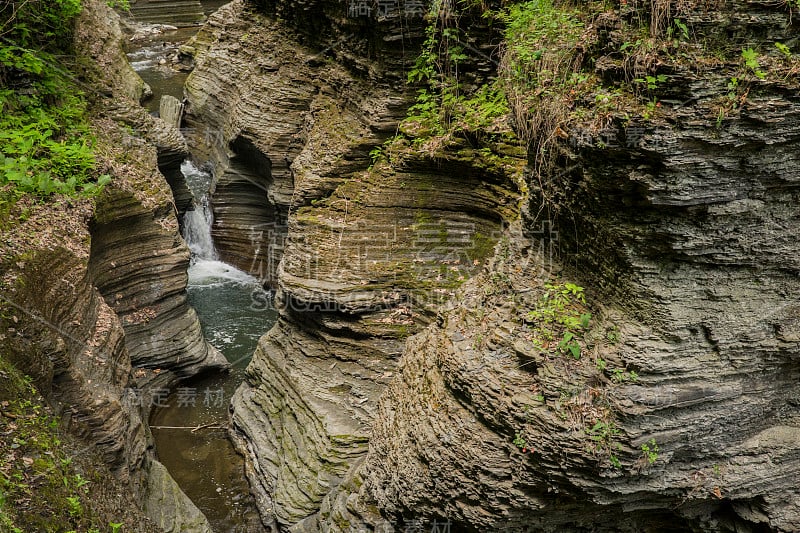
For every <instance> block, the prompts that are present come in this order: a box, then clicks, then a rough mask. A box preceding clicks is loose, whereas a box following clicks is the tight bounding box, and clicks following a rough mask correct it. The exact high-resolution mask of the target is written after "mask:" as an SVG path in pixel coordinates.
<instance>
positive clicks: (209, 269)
mask: <svg viewBox="0 0 800 533" xmlns="http://www.w3.org/2000/svg"><path fill="white" fill-rule="evenodd" d="M181 172H182V173H183V175H184V177H185V178H186V182H187V184H188V186H189V188H190V189H191V190H192V194H194V197H195V198H200V200H195V204H194V209H193V210H192V211H187V212H186V213H185V214H184V215H183V238H184V240H186V244H187V245H188V246H189V250H191V252H192V263H191V265H190V266H189V284H190V285H192V286H195V287H210V286H214V285H219V284H221V283H237V284H241V285H257V284H258V280H257V279H256V278H255V277H253V276H251V275H250V274H247V273H246V272H242V271H241V270H239V269H237V268H235V267H233V266H231V265H229V264H227V263H223V262H222V261H220V260H219V256H218V255H217V250H216V248H215V247H214V239H213V238H212V237H211V225H212V224H213V223H214V214H213V211H212V210H211V206H210V205H209V204H208V188H209V186H210V184H211V174H210V173H208V172H206V171H204V170H201V169H198V168H197V167H196V166H194V164H192V163H191V162H190V161H184V162H183V164H182V165H181Z"/></svg>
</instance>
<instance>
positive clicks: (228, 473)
mask: <svg viewBox="0 0 800 533" xmlns="http://www.w3.org/2000/svg"><path fill="white" fill-rule="evenodd" d="M226 2H227V0H201V3H202V4H203V6H204V7H205V8H206V13H210V12H211V11H213V10H214V9H216V8H217V7H219V6H220V5H221V4H223V3H226ZM158 22H160V23H163V24H172V23H173V21H171V20H168V19H166V20H162V21H158ZM196 31H197V27H196V26H195V27H190V28H181V29H179V30H177V31H170V32H166V33H164V34H163V35H162V34H157V33H154V34H153V36H152V38H148V39H145V40H143V41H137V43H138V45H139V46H138V47H137V48H136V49H134V50H131V51H130V53H129V54H128V57H129V58H130V59H131V61H132V64H133V66H134V68H135V69H136V71H137V72H138V73H139V74H140V75H141V76H142V77H143V78H144V80H145V81H146V82H147V83H148V84H149V85H150V87H151V88H152V90H153V93H154V98H153V99H152V100H151V101H150V102H149V104H148V109H150V110H151V111H153V112H155V111H156V110H157V109H158V102H159V99H160V97H161V95H164V94H169V95H172V96H175V97H176V98H178V99H181V98H183V94H184V89H183V84H184V81H185V79H186V75H187V73H186V72H177V71H175V70H173V69H172V68H171V67H170V64H169V60H168V59H169V57H168V56H171V55H172V54H174V53H175V52H176V51H177V47H178V45H179V44H180V43H181V42H183V41H185V40H186V39H188V38H189V37H190V36H191V35H193V34H194V33H195V32H196ZM181 170H182V172H183V175H184V177H185V178H186V182H187V185H188V186H189V188H190V189H191V191H192V193H193V195H194V198H195V199H199V200H197V201H196V202H195V206H194V207H195V208H194V210H191V211H188V212H187V213H186V214H185V215H184V218H183V221H182V222H183V237H184V239H185V240H186V242H187V244H188V246H189V249H190V251H191V253H192V260H191V264H190V267H189V272H188V274H189V284H188V288H187V292H188V299H189V303H190V304H191V305H192V307H194V309H195V310H196V311H197V315H198V317H199V319H200V323H201V325H202V326H203V334H204V335H205V337H206V339H208V341H209V342H210V343H211V344H212V345H213V346H215V347H216V348H217V349H219V350H220V351H221V352H222V353H223V354H224V355H225V357H227V359H228V361H229V362H230V363H231V371H230V372H227V373H222V374H219V375H213V376H205V377H200V378H197V379H194V380H192V381H189V382H184V383H181V384H180V385H179V387H178V388H176V389H174V390H172V391H169V394H168V395H167V396H166V397H162V396H161V395H160V394H159V397H158V403H157V404H155V405H154V408H153V412H152V414H151V416H150V427H151V428H152V430H153V437H154V440H155V444H156V451H157V453H158V458H159V459H160V460H161V462H162V463H163V464H164V465H165V466H166V467H167V469H168V470H169V472H170V474H172V477H173V478H175V480H176V481H177V482H178V485H180V487H181V489H182V490H183V491H184V492H185V493H186V495H187V496H189V498H191V500H192V501H193V502H194V503H195V504H196V505H197V507H198V508H199V509H200V510H201V511H202V512H203V514H205V515H206V517H207V518H208V520H209V523H210V524H211V526H212V528H213V530H214V531H215V532H217V533H231V532H246V533H252V532H257V531H263V530H264V528H263V526H262V524H261V521H260V518H259V515H258V511H257V510H256V506H255V501H254V499H253V497H252V495H251V494H250V487H249V485H248V483H247V480H246V478H245V474H244V463H243V461H242V458H241V456H239V455H238V454H237V453H236V451H235V450H234V449H233V445H232V444H231V442H230V440H229V439H228V437H227V424H228V404H229V403H230V398H231V396H232V394H233V392H234V391H235V390H236V388H237V387H238V386H239V384H240V383H241V382H242V380H243V379H244V369H245V367H246V366H247V364H248V363H249V362H250V357H251V355H252V354H253V351H254V350H255V347H256V344H257V342H258V339H259V337H260V336H261V335H263V334H264V333H266V332H267V330H269V329H270V328H271V327H272V325H273V324H274V323H275V321H276V319H277V314H276V313H275V311H274V310H273V309H272V308H269V307H266V308H265V306H264V302H268V301H269V300H270V299H269V298H267V294H266V293H265V291H264V289H263V288H262V286H261V284H260V283H259V281H258V280H257V279H256V278H254V277H252V276H250V275H249V274H247V273H245V272H242V271H240V270H238V269H236V268H234V267H232V266H230V265H228V264H226V263H223V262H222V261H220V260H219V257H218V256H217V253H216V250H215V249H214V242H213V239H212V237H211V227H212V222H213V217H212V210H211V206H210V203H209V201H208V200H207V198H208V194H209V189H210V187H211V182H212V176H211V174H210V173H209V172H206V171H205V170H203V169H199V168H197V167H196V166H195V165H193V164H192V163H191V162H189V161H186V162H184V163H183V164H182V165H181ZM256 302H257V305H255V303H256ZM164 392H168V391H164Z"/></svg>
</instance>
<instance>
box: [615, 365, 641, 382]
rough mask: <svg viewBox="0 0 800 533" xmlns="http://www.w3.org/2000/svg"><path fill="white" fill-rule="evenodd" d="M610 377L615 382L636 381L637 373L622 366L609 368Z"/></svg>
mask: <svg viewBox="0 0 800 533" xmlns="http://www.w3.org/2000/svg"><path fill="white" fill-rule="evenodd" d="M611 379H612V380H613V381H614V382H616V383H628V382H630V383H636V382H637V381H639V374H637V373H636V372H634V371H633V370H631V371H626V370H625V369H623V368H615V369H613V370H611Z"/></svg>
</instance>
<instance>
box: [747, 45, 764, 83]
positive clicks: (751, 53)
mask: <svg viewBox="0 0 800 533" xmlns="http://www.w3.org/2000/svg"><path fill="white" fill-rule="evenodd" d="M742 59H743V60H744V65H745V67H747V68H748V69H750V71H751V72H752V73H753V74H754V75H755V76H756V77H757V78H758V79H760V80H763V79H764V78H766V77H767V74H766V73H765V72H764V71H763V70H761V64H760V63H759V62H758V53H757V52H756V51H755V50H753V49H752V48H745V49H744V50H742Z"/></svg>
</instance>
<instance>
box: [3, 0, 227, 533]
mask: <svg viewBox="0 0 800 533" xmlns="http://www.w3.org/2000/svg"><path fill="white" fill-rule="evenodd" d="M121 35H122V34H121V32H120V30H119V25H118V18H117V16H116V15H115V14H114V12H113V11H111V9H110V8H108V6H107V5H106V3H105V2H102V1H96V2H95V1H88V2H85V3H84V9H83V12H82V14H81V17H80V18H79V20H78V22H77V25H76V29H75V36H76V49H77V54H78V56H79V57H80V58H81V59H82V61H78V63H79V64H85V65H87V69H88V70H87V71H86V72H85V73H83V75H84V77H85V79H87V80H89V82H90V83H91V84H92V86H93V87H95V88H96V90H97V91H96V94H95V99H94V104H95V107H94V109H93V110H94V112H95V114H94V115H93V121H94V124H93V128H94V129H95V131H97V132H98V135H97V140H96V143H95V146H94V150H95V153H96V155H97V165H98V167H99V169H100V170H101V171H105V172H107V173H108V174H110V175H112V176H113V182H112V184H111V185H109V186H107V187H106V189H105V190H104V191H103V192H102V194H101V196H100V197H98V198H97V199H96V200H89V199H74V198H72V199H71V198H62V199H53V200H52V201H49V202H47V203H46V204H39V203H35V202H31V205H29V206H28V214H27V215H26V216H25V217H24V219H21V220H23V221H21V222H19V223H18V224H16V225H14V226H13V227H12V228H11V230H10V231H9V232H7V233H5V234H4V236H3V237H4V239H3V242H2V257H3V264H2V272H3V278H2V287H1V288H2V298H3V304H4V306H5V308H7V309H13V310H14V311H13V313H14V314H13V315H11V316H9V317H8V318H6V316H5V314H4V315H3V321H4V328H3V329H4V331H5V330H6V329H7V330H8V332H9V334H4V335H3V339H2V342H3V343H4V349H5V351H6V352H8V353H10V354H11V359H12V361H13V362H14V363H15V364H16V365H17V366H18V367H19V368H20V369H21V370H22V371H23V372H25V373H27V374H29V375H31V376H32V377H33V378H34V379H35V382H36V384H37V386H38V387H39V388H40V389H41V390H42V392H43V394H44V395H45V396H46V398H47V399H48V401H49V402H50V403H51V404H53V405H54V406H55V407H56V408H57V410H60V411H61V413H62V415H61V417H62V420H63V421H64V423H65V425H67V427H68V428H69V429H70V430H71V431H72V432H73V433H75V434H76V435H78V436H79V437H81V438H82V439H84V440H85V442H86V444H87V445H89V446H93V447H95V448H96V449H97V450H98V451H99V452H100V454H101V455H102V456H103V457H104V459H105V460H106V463H107V466H108V467H109V468H110V469H111V470H112V471H113V472H114V473H115V474H116V476H117V478H118V479H119V480H120V481H121V482H122V483H123V484H124V485H127V488H128V490H130V491H131V492H132V493H133V494H134V496H135V498H136V499H137V500H138V501H140V502H142V506H143V508H144V510H145V512H146V513H147V514H148V516H149V517H150V518H151V519H152V520H153V521H154V522H155V523H156V524H157V525H158V526H159V527H161V528H162V529H164V530H165V531H176V532H177V531H201V532H202V531H209V527H208V523H207V521H206V519H205V517H204V516H203V515H202V513H200V512H199V510H198V509H197V508H196V507H195V506H194V504H193V503H192V502H191V501H189V500H188V498H186V496H185V495H184V494H183V493H182V492H181V490H180V488H179V487H178V486H177V484H176V483H175V482H174V480H173V479H172V478H171V477H170V476H169V474H168V473H167V472H166V470H165V469H164V467H163V466H162V465H160V463H158V462H157V461H156V460H155V458H154V455H153V451H152V439H151V436H150V434H149V430H148V428H147V425H146V419H147V415H148V410H149V406H150V402H149V401H147V398H148V395H149V394H150V389H149V387H151V386H159V387H163V386H168V385H169V384H172V383H174V382H175V381H176V379H177V378H180V377H187V376H190V375H194V374H196V373H198V372H200V371H204V370H220V369H222V368H225V367H226V366H227V363H226V362H225V360H224V358H223V357H222V356H221V355H220V354H219V353H218V352H217V351H216V350H214V349H213V348H211V347H210V346H209V345H208V344H207V343H206V342H205V341H204V339H203V337H202V334H201V331H200V325H199V322H198V320H197V317H196V315H195V314H194V312H193V310H192V309H191V308H190V307H189V306H188V304H187V302H186V281H187V278H186V268H187V266H188V260H189V252H188V250H187V248H186V246H185V244H184V243H183V241H182V239H181V238H180V235H179V233H178V223H177V219H176V215H175V209H174V206H173V203H172V196H171V193H170V189H169V186H168V185H167V183H166V181H165V180H164V177H163V176H162V175H161V174H160V173H159V171H158V166H157V165H158V162H159V156H160V155H163V154H164V153H167V152H170V151H172V153H185V143H183V141H182V140H181V139H180V134H179V133H178V132H177V130H175V129H174V128H170V127H168V126H167V125H166V124H164V123H163V122H161V121H157V120H155V119H152V117H149V116H147V113H146V112H145V111H144V110H143V109H141V108H140V107H139V106H138V97H139V92H140V90H141V80H139V82H138V83H137V82H136V80H135V79H134V78H136V77H135V74H134V73H133V72H132V71H130V68H129V66H127V67H126V65H127V63H126V59H125V56H124V53H123V51H122V41H121ZM95 66H96V67H97V70H95ZM104 75H107V77H104ZM120 122H122V123H124V124H126V125H127V126H129V127H130V128H132V129H133V130H134V131H135V130H136V129H138V128H139V127H142V128H147V133H146V134H145V133H144V131H145V130H144V129H143V130H141V131H142V132H143V134H142V135H141V136H139V135H131V134H130V133H129V131H130V130H125V129H123V128H121V127H120ZM146 137H149V139H150V140H148V139H147V138H146ZM155 139H157V142H153V140H155ZM25 201H27V200H25Z"/></svg>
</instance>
